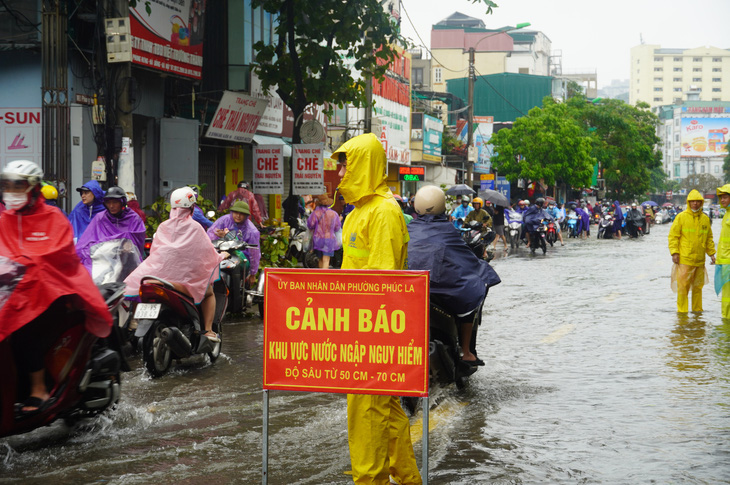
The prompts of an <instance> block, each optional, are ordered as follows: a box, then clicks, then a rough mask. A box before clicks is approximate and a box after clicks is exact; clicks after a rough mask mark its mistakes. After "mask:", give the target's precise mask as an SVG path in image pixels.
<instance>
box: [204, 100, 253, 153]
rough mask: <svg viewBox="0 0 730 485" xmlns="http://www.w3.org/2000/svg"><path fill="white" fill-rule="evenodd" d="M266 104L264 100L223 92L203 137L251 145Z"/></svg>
mask: <svg viewBox="0 0 730 485" xmlns="http://www.w3.org/2000/svg"><path fill="white" fill-rule="evenodd" d="M266 103H267V101H266V100H265V99H261V98H254V97H252V96H248V95H246V94H240V93H234V92H232V91H224V92H223V97H222V98H221V101H220V103H218V108H217V109H216V110H215V116H213V121H212V122H211V124H210V127H208V131H207V133H206V134H205V136H207V137H208V138H217V139H219V140H227V141H233V142H238V143H251V140H252V139H253V135H254V134H255V133H256V127H258V125H259V121H260V120H261V115H262V114H263V112H264V109H265V108H266Z"/></svg>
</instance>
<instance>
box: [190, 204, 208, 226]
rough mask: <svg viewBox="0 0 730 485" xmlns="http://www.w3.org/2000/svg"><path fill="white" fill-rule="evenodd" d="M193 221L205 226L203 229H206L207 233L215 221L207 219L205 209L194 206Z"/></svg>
mask: <svg viewBox="0 0 730 485" xmlns="http://www.w3.org/2000/svg"><path fill="white" fill-rule="evenodd" d="M193 220H194V221H195V222H197V223H198V224H200V225H201V226H203V229H205V230H206V231H207V230H208V229H210V226H212V225H213V221H211V220H210V219H208V218H207V217H205V214H203V209H201V208H200V207H198V206H197V205H195V206H193Z"/></svg>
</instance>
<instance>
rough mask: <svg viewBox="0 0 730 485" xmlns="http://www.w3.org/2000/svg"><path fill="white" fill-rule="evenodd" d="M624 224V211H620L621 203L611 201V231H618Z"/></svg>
mask: <svg viewBox="0 0 730 485" xmlns="http://www.w3.org/2000/svg"><path fill="white" fill-rule="evenodd" d="M623 225H624V213H623V212H622V211H621V204H619V202H618V201H617V200H614V201H613V232H618V231H620V230H621V228H622V227H623Z"/></svg>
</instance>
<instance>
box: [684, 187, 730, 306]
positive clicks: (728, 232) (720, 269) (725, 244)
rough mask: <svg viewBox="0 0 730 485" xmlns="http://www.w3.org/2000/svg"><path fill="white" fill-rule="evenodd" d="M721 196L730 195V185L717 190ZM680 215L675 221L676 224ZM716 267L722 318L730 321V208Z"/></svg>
mask: <svg viewBox="0 0 730 485" xmlns="http://www.w3.org/2000/svg"><path fill="white" fill-rule="evenodd" d="M720 194H730V184H725V185H723V186H722V187H719V188H718V189H717V195H718V197H719V196H720ZM680 214H681V213H680ZM677 219H679V215H677V217H676V218H675V219H674V221H675V223H676V221H677ZM715 264H716V266H715V292H716V293H717V294H718V295H719V294H720V292H722V318H729V319H730V285H728V284H727V283H730V207H725V215H724V216H723V218H722V225H721V227H720V240H719V241H718V243H717V261H716V263H715Z"/></svg>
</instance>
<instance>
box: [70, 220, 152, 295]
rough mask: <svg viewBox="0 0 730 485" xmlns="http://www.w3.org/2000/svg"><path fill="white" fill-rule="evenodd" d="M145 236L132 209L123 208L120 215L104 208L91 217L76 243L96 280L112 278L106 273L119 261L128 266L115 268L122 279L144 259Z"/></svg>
mask: <svg viewBox="0 0 730 485" xmlns="http://www.w3.org/2000/svg"><path fill="white" fill-rule="evenodd" d="M144 239H145V227H144V224H143V223H142V219H140V217H139V216H138V215H137V213H136V212H134V211H133V210H132V209H129V208H125V209H123V210H122V212H121V213H120V214H119V217H116V216H113V215H112V214H111V213H110V212H109V211H106V210H105V211H104V212H102V213H100V214H97V215H96V216H94V218H93V219H92V220H91V224H89V227H87V228H86V231H85V232H84V234H83V235H82V236H81V237H80V238H79V241H78V242H77V243H76V253H77V254H78V255H79V257H80V258H81V263H83V265H84V267H86V269H87V270H88V271H89V273H91V275H92V278H93V279H94V282H96V283H97V284H100V283H108V282H111V281H112V279H111V276H109V275H108V274H107V273H108V272H109V270H110V269H111V268H114V267H118V266H120V265H121V266H123V267H124V268H125V269H123V270H122V269H120V268H116V269H115V270H113V273H115V274H117V275H119V276H121V280H119V281H122V280H124V278H126V277H127V276H128V275H129V273H130V272H131V270H133V269H134V268H136V267H137V266H138V265H139V263H140V262H142V258H143V257H144ZM107 242H108V243H109V244H102V243H107ZM130 268H131V269H130ZM105 275H106V276H105Z"/></svg>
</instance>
